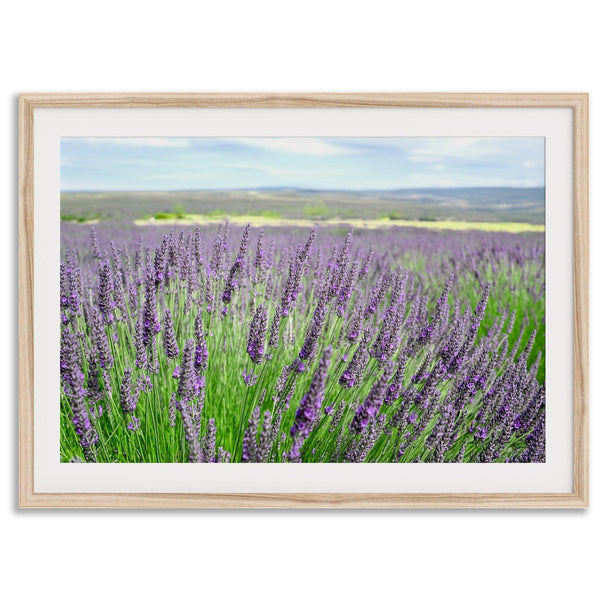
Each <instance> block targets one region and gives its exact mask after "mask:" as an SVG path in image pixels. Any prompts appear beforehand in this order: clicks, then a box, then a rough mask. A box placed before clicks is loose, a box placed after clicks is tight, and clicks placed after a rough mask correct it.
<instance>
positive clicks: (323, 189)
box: [60, 185, 546, 194]
mask: <svg viewBox="0 0 600 600" xmlns="http://www.w3.org/2000/svg"><path fill="white" fill-rule="evenodd" d="M544 189H546V186H545V185H533V186H522V185H517V186H513V185H473V186H468V185H457V186H420V187H391V188H368V187H367V188H327V187H298V186H286V185H273V186H248V187H206V188H199V187H193V188H164V189H156V188H154V189H118V188H115V189H107V188H102V189H100V188H96V189H92V188H89V189H84V188H82V189H68V190H63V189H61V190H60V193H61V194H62V193H82V192H86V193H102V192H227V191H238V192H243V191H257V190H298V191H305V192H401V191H406V192H408V191H417V190H544Z"/></svg>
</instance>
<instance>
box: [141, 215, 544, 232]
mask: <svg viewBox="0 0 600 600" xmlns="http://www.w3.org/2000/svg"><path fill="white" fill-rule="evenodd" d="M223 218H224V216H223V215H219V216H214V217H211V216H207V215H185V216H183V217H181V218H166V219H155V218H154V217H152V218H149V219H136V220H135V224H136V225H175V224H178V225H192V224H198V225H210V224H211V223H217V222H219V221H222V220H223ZM228 219H229V221H230V222H231V224H233V225H246V224H247V223H250V224H251V225H252V226H253V227H289V226H296V227H311V226H312V225H314V220H310V219H284V218H270V217H264V216H256V215H235V216H231V217H228ZM319 223H321V224H322V225H333V226H335V225H352V226H353V227H355V228H357V229H359V228H361V229H377V228H381V227H422V228H426V229H451V230H468V229H478V230H481V231H507V232H509V233H525V232H533V231H537V232H543V231H544V229H545V228H544V225H533V224H531V223H491V222H477V221H409V220H403V219H389V218H387V217H386V218H381V219H323V220H320V221H319Z"/></svg>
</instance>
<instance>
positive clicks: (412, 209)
mask: <svg viewBox="0 0 600 600" xmlns="http://www.w3.org/2000/svg"><path fill="white" fill-rule="evenodd" d="M544 205H545V191H544V189H543V188H446V189H439V188H438V189H433V188H432V189H402V190H386V191H380V190H361V191H354V190H351V191H346V190H305V189H294V188H264V189H256V190H197V191H196V190H193V191H171V192H146V191H145V192H63V193H61V216H62V217H63V218H64V219H77V218H79V219H86V218H88V219H89V218H100V219H111V220H132V219H134V218H144V217H149V216H153V215H155V214H160V213H169V214H170V213H181V212H184V213H188V214H202V215H208V214H228V215H265V214H267V215H273V216H280V217H282V218H291V219H294V218H309V219H315V220H318V219H327V218H336V219H337V218H379V217H386V216H387V217H390V218H392V219H410V220H448V219H450V220H464V221H487V222H520V223H534V224H543V223H544Z"/></svg>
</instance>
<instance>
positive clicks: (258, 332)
mask: <svg viewBox="0 0 600 600" xmlns="http://www.w3.org/2000/svg"><path fill="white" fill-rule="evenodd" d="M266 333H267V309H266V308H265V306H264V305H263V304H259V305H258V307H257V309H256V312H255V313H254V317H253V319H252V322H251V323H250V332H249V334H248V344H247V346H246V349H247V351H248V355H249V356H250V359H251V360H252V362H253V363H254V364H257V365H258V364H260V363H261V362H262V361H263V358H264V356H265V336H266Z"/></svg>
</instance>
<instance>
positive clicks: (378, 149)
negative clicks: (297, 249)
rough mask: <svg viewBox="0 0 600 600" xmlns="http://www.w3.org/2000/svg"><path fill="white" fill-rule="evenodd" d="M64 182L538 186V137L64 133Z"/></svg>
mask: <svg viewBox="0 0 600 600" xmlns="http://www.w3.org/2000/svg"><path fill="white" fill-rule="evenodd" d="M60 171H61V189H62V190H63V191H69V190H90V191H91V190H99V191H109V190H138V191H139V190H183V189H218V188H221V189H228V188H250V189H252V188H260V187H298V188H313V189H342V190H343V189H347V190H352V189H398V188H418V187H543V186H544V139H543V138H458V137H457V138H306V137H295V138H284V137H270V138H171V137H163V138H132V137H113V138H109V137H106V138H100V137H98V138H62V140H61V168H60Z"/></svg>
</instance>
